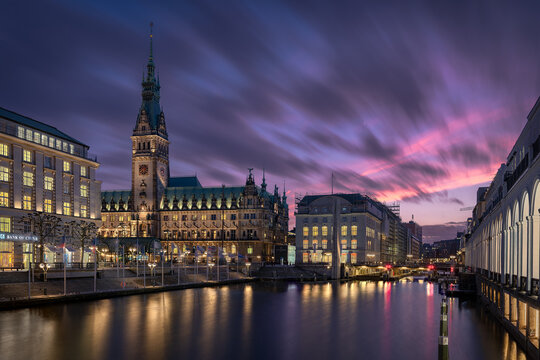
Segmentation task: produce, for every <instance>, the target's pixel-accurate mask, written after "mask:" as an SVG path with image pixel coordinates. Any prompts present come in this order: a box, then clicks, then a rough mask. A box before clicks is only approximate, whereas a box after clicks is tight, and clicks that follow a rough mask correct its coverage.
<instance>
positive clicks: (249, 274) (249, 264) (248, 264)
mask: <svg viewBox="0 0 540 360" xmlns="http://www.w3.org/2000/svg"><path fill="white" fill-rule="evenodd" d="M250 266H251V263H250V262H247V263H246V267H247V273H248V277H250V276H251V273H250V272H249V267H250Z"/></svg>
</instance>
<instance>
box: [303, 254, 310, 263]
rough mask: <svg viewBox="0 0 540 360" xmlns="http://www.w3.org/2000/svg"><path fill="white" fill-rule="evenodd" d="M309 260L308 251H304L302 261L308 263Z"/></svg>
mask: <svg viewBox="0 0 540 360" xmlns="http://www.w3.org/2000/svg"><path fill="white" fill-rule="evenodd" d="M308 260H309V254H308V253H302V262H304V263H307V262H308Z"/></svg>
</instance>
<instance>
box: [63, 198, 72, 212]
mask: <svg viewBox="0 0 540 360" xmlns="http://www.w3.org/2000/svg"><path fill="white" fill-rule="evenodd" d="M63 214H64V215H71V204H70V203H69V202H67V201H66V202H64V212H63Z"/></svg>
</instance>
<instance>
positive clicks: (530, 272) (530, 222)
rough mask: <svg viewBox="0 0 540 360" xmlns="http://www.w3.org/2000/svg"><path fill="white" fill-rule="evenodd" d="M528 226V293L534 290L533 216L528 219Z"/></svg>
mask: <svg viewBox="0 0 540 360" xmlns="http://www.w3.org/2000/svg"><path fill="white" fill-rule="evenodd" d="M526 221H527V223H526V226H527V249H528V250H527V291H528V292H530V291H531V289H532V278H533V267H532V265H533V258H534V255H533V237H532V225H533V219H532V217H531V216H527V217H526Z"/></svg>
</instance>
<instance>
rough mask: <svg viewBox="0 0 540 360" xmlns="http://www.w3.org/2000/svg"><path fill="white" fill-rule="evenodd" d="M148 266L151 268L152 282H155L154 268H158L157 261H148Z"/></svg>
mask: <svg viewBox="0 0 540 360" xmlns="http://www.w3.org/2000/svg"><path fill="white" fill-rule="evenodd" d="M148 267H149V268H150V277H151V278H152V283H153V281H154V269H155V268H156V263H155V262H151V263H148Z"/></svg>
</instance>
